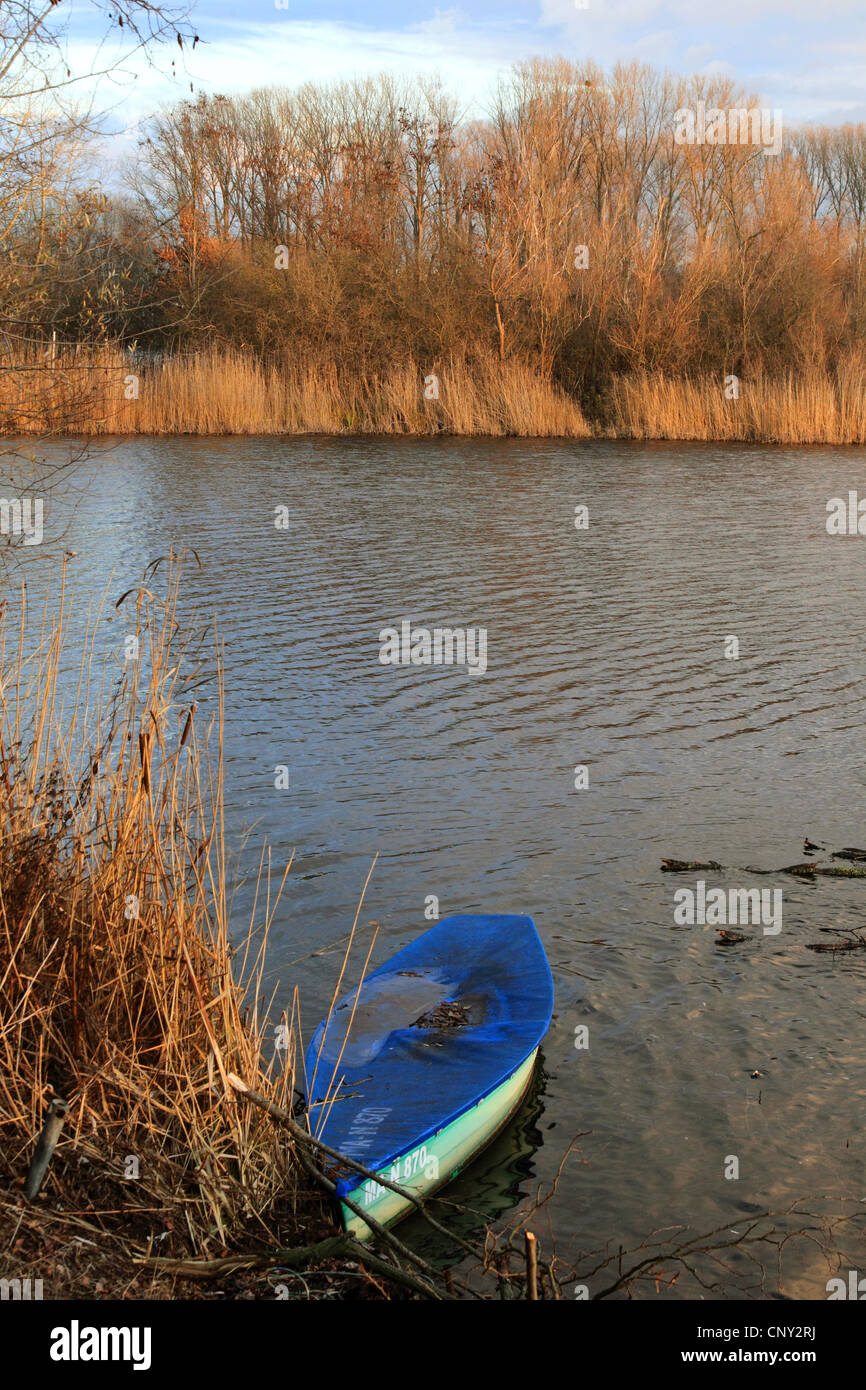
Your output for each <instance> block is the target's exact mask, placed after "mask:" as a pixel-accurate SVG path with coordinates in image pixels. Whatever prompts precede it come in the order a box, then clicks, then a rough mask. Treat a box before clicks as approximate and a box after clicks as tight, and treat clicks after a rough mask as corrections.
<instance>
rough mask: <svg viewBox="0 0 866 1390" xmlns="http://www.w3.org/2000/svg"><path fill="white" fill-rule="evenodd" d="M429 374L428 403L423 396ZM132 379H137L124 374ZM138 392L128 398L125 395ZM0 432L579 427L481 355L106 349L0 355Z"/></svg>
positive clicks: (582, 424) (517, 371)
mask: <svg viewBox="0 0 866 1390" xmlns="http://www.w3.org/2000/svg"><path fill="white" fill-rule="evenodd" d="M430 376H436V377H437V386H436V387H435V388H434V387H433V385H432V383H431V385H430V388H429V389H430V390H431V391H433V390H438V398H434V399H428V398H427V396H426V395H425V390H426V389H427V388H425V379H426V378H428V377H430ZM131 378H137V381H132V380H131ZM136 389H137V390H138V396H137V398H135V397H134V396H133V395H131V393H133V392H134V391H135V390H136ZM0 431H2V432H3V433H5V434H7V435H22V434H35V433H39V434H43V433H56V432H60V433H64V434H83V433H87V434H148V435H151V434H154V435H155V434H310V433H316V434H419V435H427V434H438V433H446V434H459V435H520V436H532V435H555V436H562V437H568V438H582V437H584V436H587V435H588V434H589V433H590V431H589V427H588V425H587V424H586V421H585V419H584V417H583V414H582V412H581V410H580V407H579V405H578V404H577V403H576V402H575V401H573V400H570V399H569V398H568V396H566V395H565V393H564V392H562V391H561V390H559V389H558V388H557V387H556V386H554V385H552V384H551V383H550V382H548V381H546V380H545V379H544V378H542V377H541V376H539V374H538V373H537V372H535V371H534V370H533V369H532V368H531V367H528V366H526V365H524V364H522V363H519V362H507V363H505V364H501V363H500V362H499V361H498V360H497V359H495V358H493V357H490V356H481V357H479V358H477V359H476V360H474V361H473V362H466V361H451V362H446V363H443V364H441V365H439V366H437V365H436V364H433V365H431V366H429V367H423V368H422V367H421V366H420V365H418V364H417V363H414V362H411V361H409V362H406V363H405V364H403V365H401V366H400V367H397V368H394V369H392V370H389V371H385V372H382V373H381V374H370V375H359V374H356V373H349V372H341V371H339V370H338V369H337V368H336V367H335V366H334V365H333V364H327V363H326V364H307V365H304V364H301V363H299V364H290V365H288V366H276V365H273V364H270V365H269V364H266V363H261V362H260V361H258V360H257V359H256V358H255V357H252V356H248V355H245V354H243V353H241V352H238V351H236V350H234V349H226V350H216V349H214V350H211V351H204V352H197V353H195V354H193V355H191V356H184V357H174V358H167V359H165V360H164V361H162V362H151V363H144V364H142V363H137V361H136V359H135V358H134V357H133V356H132V355H131V354H128V353H125V352H123V351H122V350H120V349H117V348H104V349H99V350H94V351H92V352H90V353H83V352H81V351H79V352H77V353H76V352H75V351H73V350H69V349H66V350H61V351H59V352H58V353H57V354H56V356H55V358H54V359H53V360H46V358H45V357H44V355H41V354H31V356H30V358H29V360H26V359H25V360H24V361H23V362H22V361H18V362H17V363H15V364H13V363H10V362H8V360H7V361H6V362H0Z"/></svg>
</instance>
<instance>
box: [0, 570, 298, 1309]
mask: <svg viewBox="0 0 866 1390" xmlns="http://www.w3.org/2000/svg"><path fill="white" fill-rule="evenodd" d="M54 598H55V601H56V598H57V595H55V596H54ZM16 607H18V613H17V615H15V616H13V612H12V605H11V604H10V603H8V602H7V603H5V604H4V605H3V606H2V608H0V1175H2V1184H0V1185H2V1188H3V1189H4V1194H3V1195H2V1196H0V1249H2V1250H3V1251H4V1252H5V1254H4V1260H3V1264H4V1266H5V1267H4V1268H3V1269H2V1270H0V1273H2V1274H4V1275H11V1274H14V1273H15V1272H16V1270H15V1269H14V1268H10V1265H12V1266H14V1265H15V1264H16V1259H17V1258H18V1257H17V1256H15V1255H10V1250H12V1249H13V1248H14V1250H16V1251H17V1250H18V1249H19V1246H21V1247H22V1248H23V1249H24V1251H25V1252H26V1250H27V1249H28V1248H30V1247H31V1246H32V1245H33V1243H34V1242H35V1248H36V1250H37V1253H40V1252H41V1254H45V1253H46V1252H48V1251H51V1250H52V1249H53V1250H55V1252H56V1251H57V1250H58V1249H59V1250H60V1251H61V1253H62V1254H63V1258H62V1259H61V1258H60V1256H59V1255H58V1256H57V1262H55V1264H54V1265H53V1266H52V1271H51V1273H47V1274H46V1293H45V1296H46V1297H49V1296H50V1297H58V1296H64V1294H63V1289H64V1286H66V1287H65V1296H75V1295H76V1294H77V1295H79V1296H81V1295H82V1294H83V1295H84V1296H87V1294H86V1286H87V1283H88V1280H87V1278H86V1277H85V1276H83V1275H80V1274H79V1273H76V1272H74V1271H72V1269H71V1266H70V1264H69V1259H70V1258H71V1257H70V1254H69V1252H70V1251H71V1250H74V1245H75V1242H80V1241H82V1240H89V1241H90V1242H91V1243H93V1240H94V1235H96V1236H102V1237H105V1238H106V1239H107V1240H108V1241H109V1244H110V1243H111V1242H112V1241H114V1242H115V1243H116V1244H117V1248H118V1251H119V1252H121V1253H122V1264H123V1267H124V1280H125V1282H126V1283H127V1284H129V1283H131V1282H133V1281H134V1280H135V1278H136V1270H135V1269H134V1268H133V1267H132V1257H133V1256H135V1257H145V1256H146V1255H147V1254H148V1253H159V1254H160V1255H164V1256H168V1255H178V1256H184V1255H186V1254H188V1253H189V1252H191V1251H194V1252H195V1253H196V1254H197V1255H207V1254H212V1253H214V1252H220V1253H224V1252H225V1250H226V1249H227V1248H230V1247H231V1246H232V1245H233V1244H234V1243H235V1242H236V1241H237V1240H238V1239H239V1238H241V1236H244V1237H245V1238H246V1239H251V1240H255V1239H259V1240H260V1239H262V1238H265V1237H267V1238H268V1239H269V1240H270V1239H272V1238H273V1237H274V1236H275V1235H276V1236H277V1237H278V1236H279V1234H280V1232H281V1231H282V1232H292V1231H294V1230H295V1229H296V1228H297V1226H298V1225H299V1224H301V1218H302V1217H303V1218H304V1219H305V1220H307V1221H308V1220H309V1211H310V1204H309V1200H306V1206H305V1207H304V1210H303V1211H301V1210H300V1209H299V1207H298V1200H299V1191H300V1190H301V1188H302V1186H303V1184H302V1183H300V1182H299V1179H298V1172H299V1169H298V1165H297V1162H296V1157H295V1153H294V1150H293V1144H292V1139H291V1136H290V1135H289V1134H288V1133H287V1131H286V1130H285V1129H281V1128H280V1127H278V1126H276V1125H274V1124H273V1123H272V1121H271V1120H270V1119H269V1118H268V1117H267V1115H265V1114H262V1113H261V1112H259V1111H256V1110H254V1109H251V1108H250V1107H249V1106H245V1105H242V1104H239V1103H238V1102H237V1099H236V1096H235V1093H234V1091H233V1090H232V1087H231V1085H230V1084H229V1080H228V1078H229V1076H230V1074H231V1073H237V1074H238V1075H239V1076H241V1077H243V1078H245V1080H246V1081H247V1082H248V1083H249V1084H251V1085H253V1086H255V1087H256V1088H257V1089H258V1090H259V1091H261V1092H263V1093H264V1094H265V1095H266V1096H267V1097H268V1098H269V1099H271V1100H272V1101H273V1102H274V1103H275V1104H278V1105H281V1106H287V1107H288V1108H289V1109H291V1105H292V1087H293V1056H292V1050H291V1046H290V1047H289V1050H288V1052H287V1053H286V1054H284V1056H285V1058H286V1065H285V1066H284V1067H283V1066H279V1067H278V1068H277V1070H276V1072H275V1073H274V1074H272V1073H271V1070H270V1069H269V1068H266V1067H265V1064H264V1062H263V1056H264V1028H265V1014H266V1010H265V1009H264V1007H263V1004H262V999H261V993H260V989H259V985H260V973H261V964H262V958H263V950H264V946H265V942H266V938H267V928H268V925H269V923H270V920H271V918H272V916H273V912H274V909H275V906H276V901H277V899H278V890H277V891H276V892H275V893H274V894H272V895H269V893H268V889H267V883H266V882H263V883H262V885H260V886H262V888H263V894H262V899H261V911H260V913H259V921H258V925H257V932H256V934H255V938H254V937H253V935H250V936H249V937H248V941H247V946H246V947H245V948H244V949H243V950H242V951H241V952H240V954H239V955H238V956H237V957H236V959H235V961H234V962H233V960H232V956H233V949H232V944H231V941H230V937H229V897H230V893H229V885H228V881H227V872H226V847H225V843H224V835H223V805H222V795H223V793H222V758H221V736H220V730H221V701H220V710H219V712H217V713H216V714H215V715H214V717H213V718H212V719H211V720H210V722H209V723H208V724H207V725H206V726H205V727H204V728H200V722H201V721H200V715H199V712H198V711H197V709H196V703H195V695H196V684H197V680H198V674H197V672H198V667H197V664H196V663H195V662H194V661H193V660H192V656H191V653H190V649H189V647H188V646H187V644H186V643H185V641H184V639H183V638H182V636H180V629H179V624H178V616H177V584H176V569H174V568H173V569H172V572H171V574H170V575H169V577H168V579H167V584H166V590H165V594H164V596H163V597H161V598H160V597H159V596H157V595H156V594H155V593H154V592H152V591H151V590H150V589H147V590H146V589H144V588H142V589H140V590H137V591H136V592H135V593H131V594H129V595H128V596H127V597H126V599H125V601H124V603H123V604H122V605H121V609H122V611H123V612H124V613H125V615H126V620H127V629H126V630H127V632H128V633H129V634H135V635H136V636H137V638H138V640H139V644H140V656H139V658H138V659H137V660H134V661H127V662H126V664H121V665H120V668H119V672H118V674H117V675H116V678H115V679H113V681H112V682H110V683H108V684H103V685H99V688H97V684H98V683H97V682H96V681H95V679H94V670H95V664H96V662H95V656H94V645H93V644H94V642H95V641H96V638H97V632H98V630H99V626H100V623H99V621H97V622H95V623H94V625H93V626H92V627H91V628H90V636H89V638H88V649H87V650H86V651H85V652H84V653H83V655H81V657H80V667H79V668H78V675H77V680H76V681H75V682H73V685H74V688H75V695H74V697H70V696H68V695H67V698H66V701H65V702H64V699H63V697H62V696H61V694H60V691H61V686H62V688H64V689H66V690H67V692H68V691H69V689H70V684H69V666H68V662H69V651H68V645H69V644H68V638H69V621H68V619H69V602H68V600H67V597H66V595H65V594H63V593H61V595H60V604H59V608H58V609H56V610H53V616H50V617H49V616H48V612H49V610H48V607H47V603H46V609H45V610H44V612H42V614H41V616H40V617H39V620H38V622H37V623H36V629H37V631H36V636H35V639H34V638H33V637H32V632H33V623H32V622H31V621H30V617H29V614H28V611H27V606H26V602H23V601H22V604H21V605H20V606H18V605H16ZM121 660H122V659H121ZM64 666H65V669H66V677H65V679H64V681H63V682H62V683H61V681H60V673H61V670H62V669H64ZM253 939H255V941H256V942H257V944H256V946H255V947H253V946H252V944H251V943H252V941H253ZM233 966H234V968H233ZM293 1036H294V1034H293V1030H292V1028H291V1026H289V1027H288V1029H287V1039H288V1041H289V1043H290V1044H291V1039H292V1037H293ZM53 1097H60V1098H62V1099H63V1100H64V1101H66V1102H67V1103H68V1105H69V1111H68V1116H67V1118H66V1121H65V1126H64V1128H63V1130H62V1133H61V1137H60V1141H59V1144H58V1146H57V1150H56V1153H55V1155H54V1157H53V1160H52V1162H51V1164H50V1166H49V1169H48V1173H47V1176H46V1178H45V1181H44V1183H43V1187H42V1191H41V1192H40V1194H39V1196H38V1197H37V1198H36V1200H35V1201H34V1202H33V1203H32V1204H28V1203H26V1202H24V1201H23V1200H22V1197H21V1187H22V1179H23V1177H24V1175H25V1174H26V1173H27V1171H28V1164H29V1162H30V1159H31V1156H32V1154H33V1148H34V1141H35V1137H36V1136H37V1135H38V1134H39V1132H40V1130H41V1128H42V1125H43V1120H44V1117H45V1113H46V1106H47V1104H48V1102H49V1100H50V1099H51V1098H53ZM28 1239H29V1244H28ZM102 1248H103V1250H104V1241H103V1242H102ZM31 1253H32V1250H31ZM119 1257H120V1255H119ZM20 1259H21V1260H22V1261H23V1260H24V1259H25V1254H24V1253H22V1254H21V1256H20ZM58 1270H60V1271H61V1273H58V1272H57V1271H58ZM63 1271H65V1273H63Z"/></svg>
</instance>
